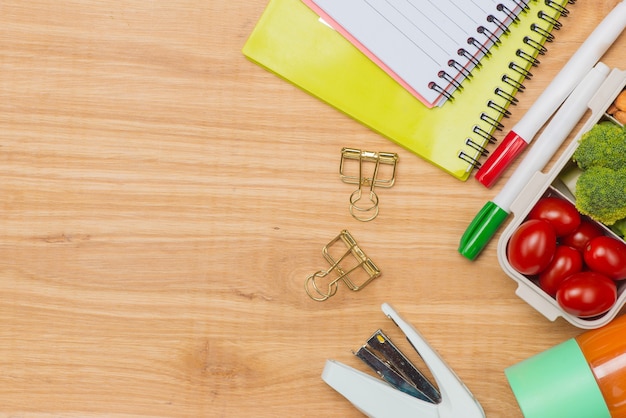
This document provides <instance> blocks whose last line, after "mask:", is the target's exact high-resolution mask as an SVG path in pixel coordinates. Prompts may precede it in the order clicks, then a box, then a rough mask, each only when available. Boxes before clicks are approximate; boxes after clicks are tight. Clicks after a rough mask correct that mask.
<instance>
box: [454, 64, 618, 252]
mask: <svg viewBox="0 0 626 418" xmlns="http://www.w3.org/2000/svg"><path fill="white" fill-rule="evenodd" d="M608 74H609V67H608V66H607V65H605V64H603V63H602V62H598V64H596V66H595V67H593V68H592V69H591V71H589V73H588V74H587V75H586V76H585V77H584V78H583V80H582V81H581V82H580V84H579V85H578V86H577V87H576V88H575V89H574V91H573V92H572V94H570V96H569V97H568V98H567V100H565V102H564V103H563V106H561V108H560V109H559V111H558V112H556V114H555V115H554V117H553V118H552V120H551V121H550V123H548V125H547V126H546V128H545V129H544V130H543V132H542V133H541V135H540V136H539V138H537V141H536V142H535V144H534V145H533V146H532V147H531V148H530V150H529V151H528V154H526V156H525V157H524V160H523V161H522V162H521V163H520V164H519V166H518V167H517V169H516V170H515V171H514V172H513V174H512V175H511V177H510V178H509V181H507V183H506V184H505V185H504V187H503V188H502V190H501V191H500V193H498V195H497V196H496V197H494V198H493V199H492V200H491V201H489V202H487V203H486V204H485V205H484V206H483V208H482V209H481V210H480V212H478V214H477V215H476V217H474V220H473V221H472V222H471V223H470V225H469V226H468V228H467V229H466V230H465V233H464V234H463V237H462V238H461V243H460V245H459V252H460V253H461V254H462V255H463V256H465V257H466V258H469V259H470V260H473V259H474V258H476V257H477V256H478V255H479V254H480V252H481V251H482V249H483V248H484V247H485V245H487V243H488V242H489V240H490V239H491V238H492V237H493V235H494V234H495V233H496V232H497V230H498V228H499V227H500V225H501V224H502V223H503V222H504V220H505V219H506V218H507V217H508V216H509V213H510V211H511V209H510V208H511V204H512V203H513V201H515V199H516V198H517V196H518V195H519V194H520V192H521V191H522V190H523V189H524V187H525V186H526V184H528V182H529V181H530V179H531V178H532V176H533V175H534V174H535V173H537V172H538V171H540V170H542V169H543V168H544V167H545V166H546V164H548V162H549V161H550V159H551V158H552V156H553V155H554V153H556V151H557V150H558V149H559V147H560V146H561V145H562V144H563V141H565V139H566V138H567V137H568V135H569V134H570V132H571V131H572V129H574V126H576V123H578V121H579V120H580V118H582V117H583V115H584V114H585V111H586V110H587V108H588V104H589V101H590V100H591V98H592V97H593V95H594V94H595V93H596V92H597V91H598V89H599V88H600V86H601V85H602V83H603V82H604V80H606V78H607V76H608Z"/></svg>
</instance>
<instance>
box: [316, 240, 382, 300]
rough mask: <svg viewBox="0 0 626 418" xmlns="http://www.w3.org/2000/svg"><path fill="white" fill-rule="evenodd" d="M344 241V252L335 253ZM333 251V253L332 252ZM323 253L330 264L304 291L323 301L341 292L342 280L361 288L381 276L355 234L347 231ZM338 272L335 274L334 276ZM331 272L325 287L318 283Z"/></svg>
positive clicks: (318, 272)
mask: <svg viewBox="0 0 626 418" xmlns="http://www.w3.org/2000/svg"><path fill="white" fill-rule="evenodd" d="M339 244H343V247H342V248H345V251H344V252H341V250H339V251H340V252H339V254H334V252H336V251H335V250H334V247H335V246H338V245H339ZM331 251H333V254H331ZM322 255H323V256H324V258H325V259H326V261H328V263H329V264H330V267H329V268H328V269H327V270H319V271H317V272H315V273H313V274H311V275H310V276H308V277H307V278H306V280H305V281H304V290H305V291H306V293H307V295H309V297H310V298H311V299H313V300H316V301H318V302H323V301H325V300H327V299H328V298H330V297H331V296H334V295H335V293H337V288H338V287H339V282H340V281H342V282H343V283H344V284H345V285H346V286H347V287H348V289H350V290H352V291H355V292H356V291H359V290H361V289H363V288H364V287H365V286H367V285H368V284H369V282H371V281H372V280H374V279H375V278H377V277H378V276H380V274H381V272H380V269H379V268H378V266H376V264H374V262H373V261H372V259H370V258H369V257H368V256H367V255H366V254H365V252H363V250H362V249H361V247H360V246H359V245H358V244H357V242H356V240H355V239H354V238H353V237H352V234H350V232H348V231H347V230H345V229H344V230H343V231H341V232H340V233H339V235H337V236H336V237H335V238H334V239H333V240H332V241H330V242H329V243H328V244H326V245H325V246H324V248H323V249H322ZM333 274H334V276H333ZM329 275H331V277H330V279H329V280H327V282H326V284H325V286H324V285H322V284H321V283H318V281H319V280H321V279H324V278H326V277H328V276H329ZM350 275H352V276H353V277H354V276H357V275H358V276H359V277H358V280H355V279H352V278H350Z"/></svg>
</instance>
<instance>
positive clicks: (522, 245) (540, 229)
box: [507, 219, 556, 275]
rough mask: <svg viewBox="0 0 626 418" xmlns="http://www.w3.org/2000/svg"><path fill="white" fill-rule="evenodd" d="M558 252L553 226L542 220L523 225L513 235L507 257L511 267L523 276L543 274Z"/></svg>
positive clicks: (530, 221)
mask: <svg viewBox="0 0 626 418" xmlns="http://www.w3.org/2000/svg"><path fill="white" fill-rule="evenodd" d="M555 250H556V234H555V232H554V228H553V227H552V225H551V224H550V223H549V222H547V221H543V220H540V219H531V220H528V221H525V222H524V223H522V224H521V225H520V226H519V227H518V228H517V229H516V230H515V232H513V235H511V239H510V240H509V245H508V248H507V257H508V259H509V263H510V264H511V266H512V267H513V268H514V269H515V270H517V271H518V272H520V273H522V274H527V275H534V274H539V273H541V272H542V271H543V270H544V269H545V268H546V267H547V266H548V264H550V261H551V260H552V257H553V256H554V251H555Z"/></svg>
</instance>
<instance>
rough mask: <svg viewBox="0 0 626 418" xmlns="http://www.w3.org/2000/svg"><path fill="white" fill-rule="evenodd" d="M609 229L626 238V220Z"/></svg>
mask: <svg viewBox="0 0 626 418" xmlns="http://www.w3.org/2000/svg"><path fill="white" fill-rule="evenodd" d="M609 228H611V231H613V232H615V233H616V234H617V235H619V236H620V237H625V236H626V218H624V219H620V220H619V221H617V222H615V223H614V224H613V225H611V226H610V227H609Z"/></svg>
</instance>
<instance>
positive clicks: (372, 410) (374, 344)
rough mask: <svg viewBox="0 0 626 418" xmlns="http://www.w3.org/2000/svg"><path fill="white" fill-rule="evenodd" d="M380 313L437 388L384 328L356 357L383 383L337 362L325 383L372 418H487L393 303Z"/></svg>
mask: <svg viewBox="0 0 626 418" xmlns="http://www.w3.org/2000/svg"><path fill="white" fill-rule="evenodd" d="M382 311H383V313H384V314H385V315H387V316H388V317H389V318H390V319H391V320H392V321H393V322H394V323H395V324H396V325H397V326H398V327H399V328H400V329H401V330H402V332H403V333H404V334H405V336H406V338H407V340H408V341H409V342H410V343H411V345H412V346H413V348H414V349H415V350H416V351H417V353H418V354H419V355H420V356H421V358H422V360H423V361H424V363H425V364H426V365H427V367H428V368H429V369H430V372H431V374H432V376H433V378H434V380H435V382H436V387H435V385H432V384H431V383H430V382H429V381H428V379H426V378H425V377H424V375H423V374H422V373H420V372H419V371H418V370H417V368H416V367H415V366H413V365H412V364H411V363H410V361H409V360H408V359H407V358H406V357H405V356H404V355H403V354H402V353H401V352H399V350H398V349H397V347H396V346H395V345H393V343H391V341H390V340H389V339H388V338H387V337H386V336H385V334H383V333H382V331H380V330H379V331H377V332H376V333H375V334H374V335H373V336H372V338H370V339H369V340H368V342H367V343H366V344H365V345H364V346H363V347H361V349H359V350H358V351H357V352H356V353H355V354H356V355H357V356H358V357H359V358H361V359H362V360H364V361H365V362H366V363H367V364H368V365H369V366H370V367H372V368H373V369H374V370H375V371H376V372H377V373H378V375H379V376H380V377H382V379H379V378H376V377H374V376H371V375H369V374H367V373H363V372H361V371H359V370H356V369H354V368H352V367H349V366H347V365H345V364H343V363H340V362H338V361H335V360H327V361H326V365H325V367H324V371H323V372H322V379H323V380H324V381H325V382H326V383H327V384H328V385H329V386H331V387H332V388H333V389H335V390H336V391H337V392H339V393H340V394H341V395H343V396H344V397H345V398H346V399H348V400H349V401H350V402H351V403H352V404H353V405H354V406H355V407H356V408H357V409H358V410H360V411H361V412H363V413H364V414H365V415H367V416H368V417H371V418H404V417H407V418H408V417H413V418H415V417H420V418H480V417H483V418H484V417H485V412H484V411H483V408H482V406H481V405H480V403H478V401H477V400H476V398H474V395H472V393H471V392H470V391H469V389H468V388H467V387H466V386H465V384H463V382H462V381H461V380H460V379H459V377H458V376H457V375H456V374H455V373H454V371H453V370H452V369H450V367H448V366H447V364H446V363H445V362H444V361H443V359H442V358H441V357H440V356H439V354H437V352H436V351H435V350H433V349H432V348H431V346H430V345H429V344H428V342H426V340H425V339H424V338H423V337H422V335H421V334H420V333H419V332H418V331H417V330H416V329H415V328H414V327H413V326H412V325H411V324H409V323H408V322H406V321H405V320H404V319H403V318H402V317H401V316H400V315H399V314H398V313H397V312H396V311H395V310H394V309H393V308H392V307H391V305H389V304H387V303H384V304H383V305H382ZM381 357H382V358H381ZM383 379H384V380H383Z"/></svg>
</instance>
